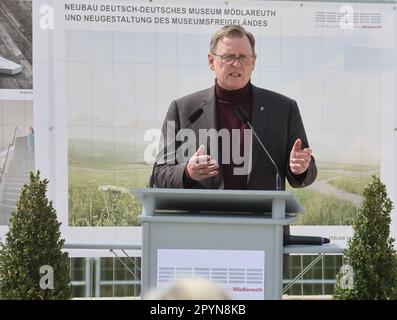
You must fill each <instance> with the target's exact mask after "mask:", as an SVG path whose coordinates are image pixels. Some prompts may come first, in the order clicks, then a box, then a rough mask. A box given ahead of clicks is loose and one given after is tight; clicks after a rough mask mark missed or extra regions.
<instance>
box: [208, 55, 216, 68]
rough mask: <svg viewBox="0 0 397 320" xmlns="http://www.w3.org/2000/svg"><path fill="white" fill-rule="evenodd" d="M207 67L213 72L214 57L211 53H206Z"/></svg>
mask: <svg viewBox="0 0 397 320" xmlns="http://www.w3.org/2000/svg"><path fill="white" fill-rule="evenodd" d="M208 65H209V67H210V69H211V70H212V71H214V70H215V67H214V56H213V55H212V54H211V53H208Z"/></svg>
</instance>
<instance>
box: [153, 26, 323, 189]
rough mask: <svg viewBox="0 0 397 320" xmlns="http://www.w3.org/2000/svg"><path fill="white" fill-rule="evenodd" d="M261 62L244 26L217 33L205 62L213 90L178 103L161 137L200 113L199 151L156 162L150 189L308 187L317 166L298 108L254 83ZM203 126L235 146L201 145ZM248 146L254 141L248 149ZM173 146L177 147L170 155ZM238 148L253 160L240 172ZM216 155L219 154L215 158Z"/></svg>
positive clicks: (194, 126)
mask: <svg viewBox="0 0 397 320" xmlns="http://www.w3.org/2000/svg"><path fill="white" fill-rule="evenodd" d="M256 59H257V56H256V54H255V39H254V37H253V35H252V34H251V33H250V32H248V31H246V30H245V29H244V28H243V27H241V26H236V25H231V26H225V27H223V28H221V29H220V30H218V31H217V32H216V33H215V34H214V35H213V36H212V39H211V43H210V51H209V53H208V65H209V67H210V69H211V70H212V71H214V73H215V77H216V79H215V85H214V86H212V87H210V88H208V89H205V90H201V91H198V92H195V93H192V94H190V95H187V96H185V97H182V98H180V99H177V100H174V101H173V102H172V103H171V105H170V107H169V110H168V112H167V115H166V118H165V121H164V125H163V135H164V136H165V135H166V134H167V126H168V124H169V123H173V124H174V125H175V128H174V129H175V131H176V132H178V131H180V130H181V129H182V127H183V126H184V124H189V122H190V120H189V119H190V118H189V117H191V115H192V114H194V112H195V111H197V110H198V109H200V108H202V110H203V114H202V115H201V116H200V117H199V118H198V119H197V121H195V122H194V123H191V124H190V129H191V130H193V132H194V133H195V134H196V140H195V141H194V143H195V144H196V148H197V151H196V152H195V154H194V155H190V158H188V161H185V162H184V161H181V162H178V161H172V162H168V161H166V162H162V163H160V162H159V163H156V164H155V166H154V169H153V175H152V179H151V181H152V184H153V185H155V186H157V187H162V188H198V189H202V188H211V189H235V190H253V189H254V190H255V189H256V190H276V189H282V190H284V189H285V179H286V178H287V180H288V182H289V184H290V185H291V186H292V187H296V188H299V187H304V186H307V185H310V184H311V183H312V182H313V181H314V180H315V178H316V175H317V168H316V164H315V161H314V158H313V156H312V155H311V154H312V151H311V149H310V148H309V144H308V140H307V137H306V133H305V129H304V126H303V123H302V119H301V116H300V113H299V109H298V106H297V103H296V102H295V101H294V100H292V99H290V98H288V97H286V96H283V95H281V94H279V93H276V92H272V91H269V90H265V89H262V88H259V87H256V86H254V85H253V84H251V74H252V72H253V70H254V68H255V62H256ZM236 107H237V108H238V109H240V113H241V112H242V113H243V114H244V115H245V116H246V118H247V119H249V122H248V125H250V124H252V127H253V128H254V129H255V133H256V134H257V137H256V138H258V139H254V138H252V140H251V139H248V141H247V139H244V137H246V135H245V132H246V131H247V130H248V129H250V128H249V127H247V121H245V122H244V121H242V119H241V116H240V117H239V115H238V114H237V113H238V112H237V113H236ZM203 129H207V130H209V131H211V130H212V132H214V130H215V131H216V132H223V133H225V132H228V133H230V135H229V136H230V137H231V139H229V142H230V145H228V144H227V142H228V139H222V143H220V144H219V146H218V150H211V152H208V151H209V150H208V149H207V147H208V146H207V147H206V146H205V145H203V144H201V145H200V141H199V131H200V130H203ZM236 131H237V136H236V134H235V133H236ZM233 132H234V134H233ZM238 133H239V135H238ZM219 137H220V135H219V136H218V137H217V138H219ZM236 137H237V138H238V139H236ZM190 142H191V141H190ZM201 142H202V141H201ZM247 144H250V146H249V148H247ZM251 144H252V145H251ZM164 149H167V148H164ZM176 149H177V148H175V146H174V148H173V150H176ZM234 149H236V150H238V152H237V153H238V155H241V150H244V151H245V150H247V149H248V150H249V155H248V158H247V157H244V159H245V161H246V160H247V159H248V161H249V166H247V167H248V168H249V169H248V170H246V171H243V173H242V171H241V170H240V171H239V170H236V169H241V167H242V166H244V164H242V163H240V162H239V161H236V157H235V156H236V152H234V154H233V150H234ZM214 151H216V152H218V153H217V154H219V155H222V156H221V157H218V156H217V157H213V155H212V153H213V152H214ZM166 152H167V151H166ZM225 155H226V156H225ZM245 156H246V155H245ZM220 158H221V159H220ZM237 158H238V157H237ZM173 159H175V157H174V158H173ZM276 171H277V172H276ZM276 174H277V176H278V179H279V180H278V181H279V184H280V185H279V186H278V185H277V179H275V176H276Z"/></svg>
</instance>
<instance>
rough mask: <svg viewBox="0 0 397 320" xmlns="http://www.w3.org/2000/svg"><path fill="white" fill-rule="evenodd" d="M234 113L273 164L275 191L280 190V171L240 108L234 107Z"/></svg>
mask: <svg viewBox="0 0 397 320" xmlns="http://www.w3.org/2000/svg"><path fill="white" fill-rule="evenodd" d="M234 113H235V114H236V115H237V117H239V119H240V120H241V122H242V123H245V124H246V125H248V126H249V127H250V128H251V130H252V133H253V135H254V136H255V138H256V140H257V141H258V142H259V144H260V146H261V147H262V149H263V150H264V151H265V152H266V155H267V156H268V158H269V160H270V162H271V163H272V164H273V166H274V168H275V169H276V190H281V177H280V171H279V170H278V167H277V165H276V163H275V162H274V160H273V158H272V156H271V155H270V153H269V152H268V151H267V149H266V147H265V146H264V145H263V143H262V141H261V139H259V137H258V135H257V134H256V132H255V129H254V127H253V126H252V124H251V120H250V118H249V117H248V115H247V114H246V113H245V111H244V109H243V108H241V106H235V107H234Z"/></svg>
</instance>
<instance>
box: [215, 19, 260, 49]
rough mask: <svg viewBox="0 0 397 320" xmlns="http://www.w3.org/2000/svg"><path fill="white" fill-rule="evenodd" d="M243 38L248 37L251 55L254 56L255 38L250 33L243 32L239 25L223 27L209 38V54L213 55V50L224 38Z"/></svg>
mask: <svg viewBox="0 0 397 320" xmlns="http://www.w3.org/2000/svg"><path fill="white" fill-rule="evenodd" d="M244 36H247V37H248V40H249V41H250V44H251V48H252V54H255V38H254V36H253V35H252V33H251V32H249V31H247V30H245V29H244V28H243V27H241V26H239V25H229V26H224V27H223V28H221V29H219V30H218V31H217V32H215V33H214V35H213V36H212V38H211V43H210V52H212V53H215V52H214V51H215V48H216V46H217V44H218V42H219V40H221V39H223V38H225V37H237V38H243V37H244Z"/></svg>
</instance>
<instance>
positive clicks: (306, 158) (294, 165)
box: [289, 139, 312, 174]
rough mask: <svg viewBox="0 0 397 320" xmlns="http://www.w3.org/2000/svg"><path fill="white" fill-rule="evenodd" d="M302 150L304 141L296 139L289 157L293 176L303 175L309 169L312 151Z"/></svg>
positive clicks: (308, 149)
mask: <svg viewBox="0 0 397 320" xmlns="http://www.w3.org/2000/svg"><path fill="white" fill-rule="evenodd" d="M301 148H302V140H301V139H296V141H295V143H294V146H293V147H292V150H291V153H290V156H289V167H290V169H291V172H292V173H293V174H301V173H303V172H305V171H306V170H307V168H309V164H310V160H311V155H312V150H311V149H310V148H305V149H303V150H301Z"/></svg>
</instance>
